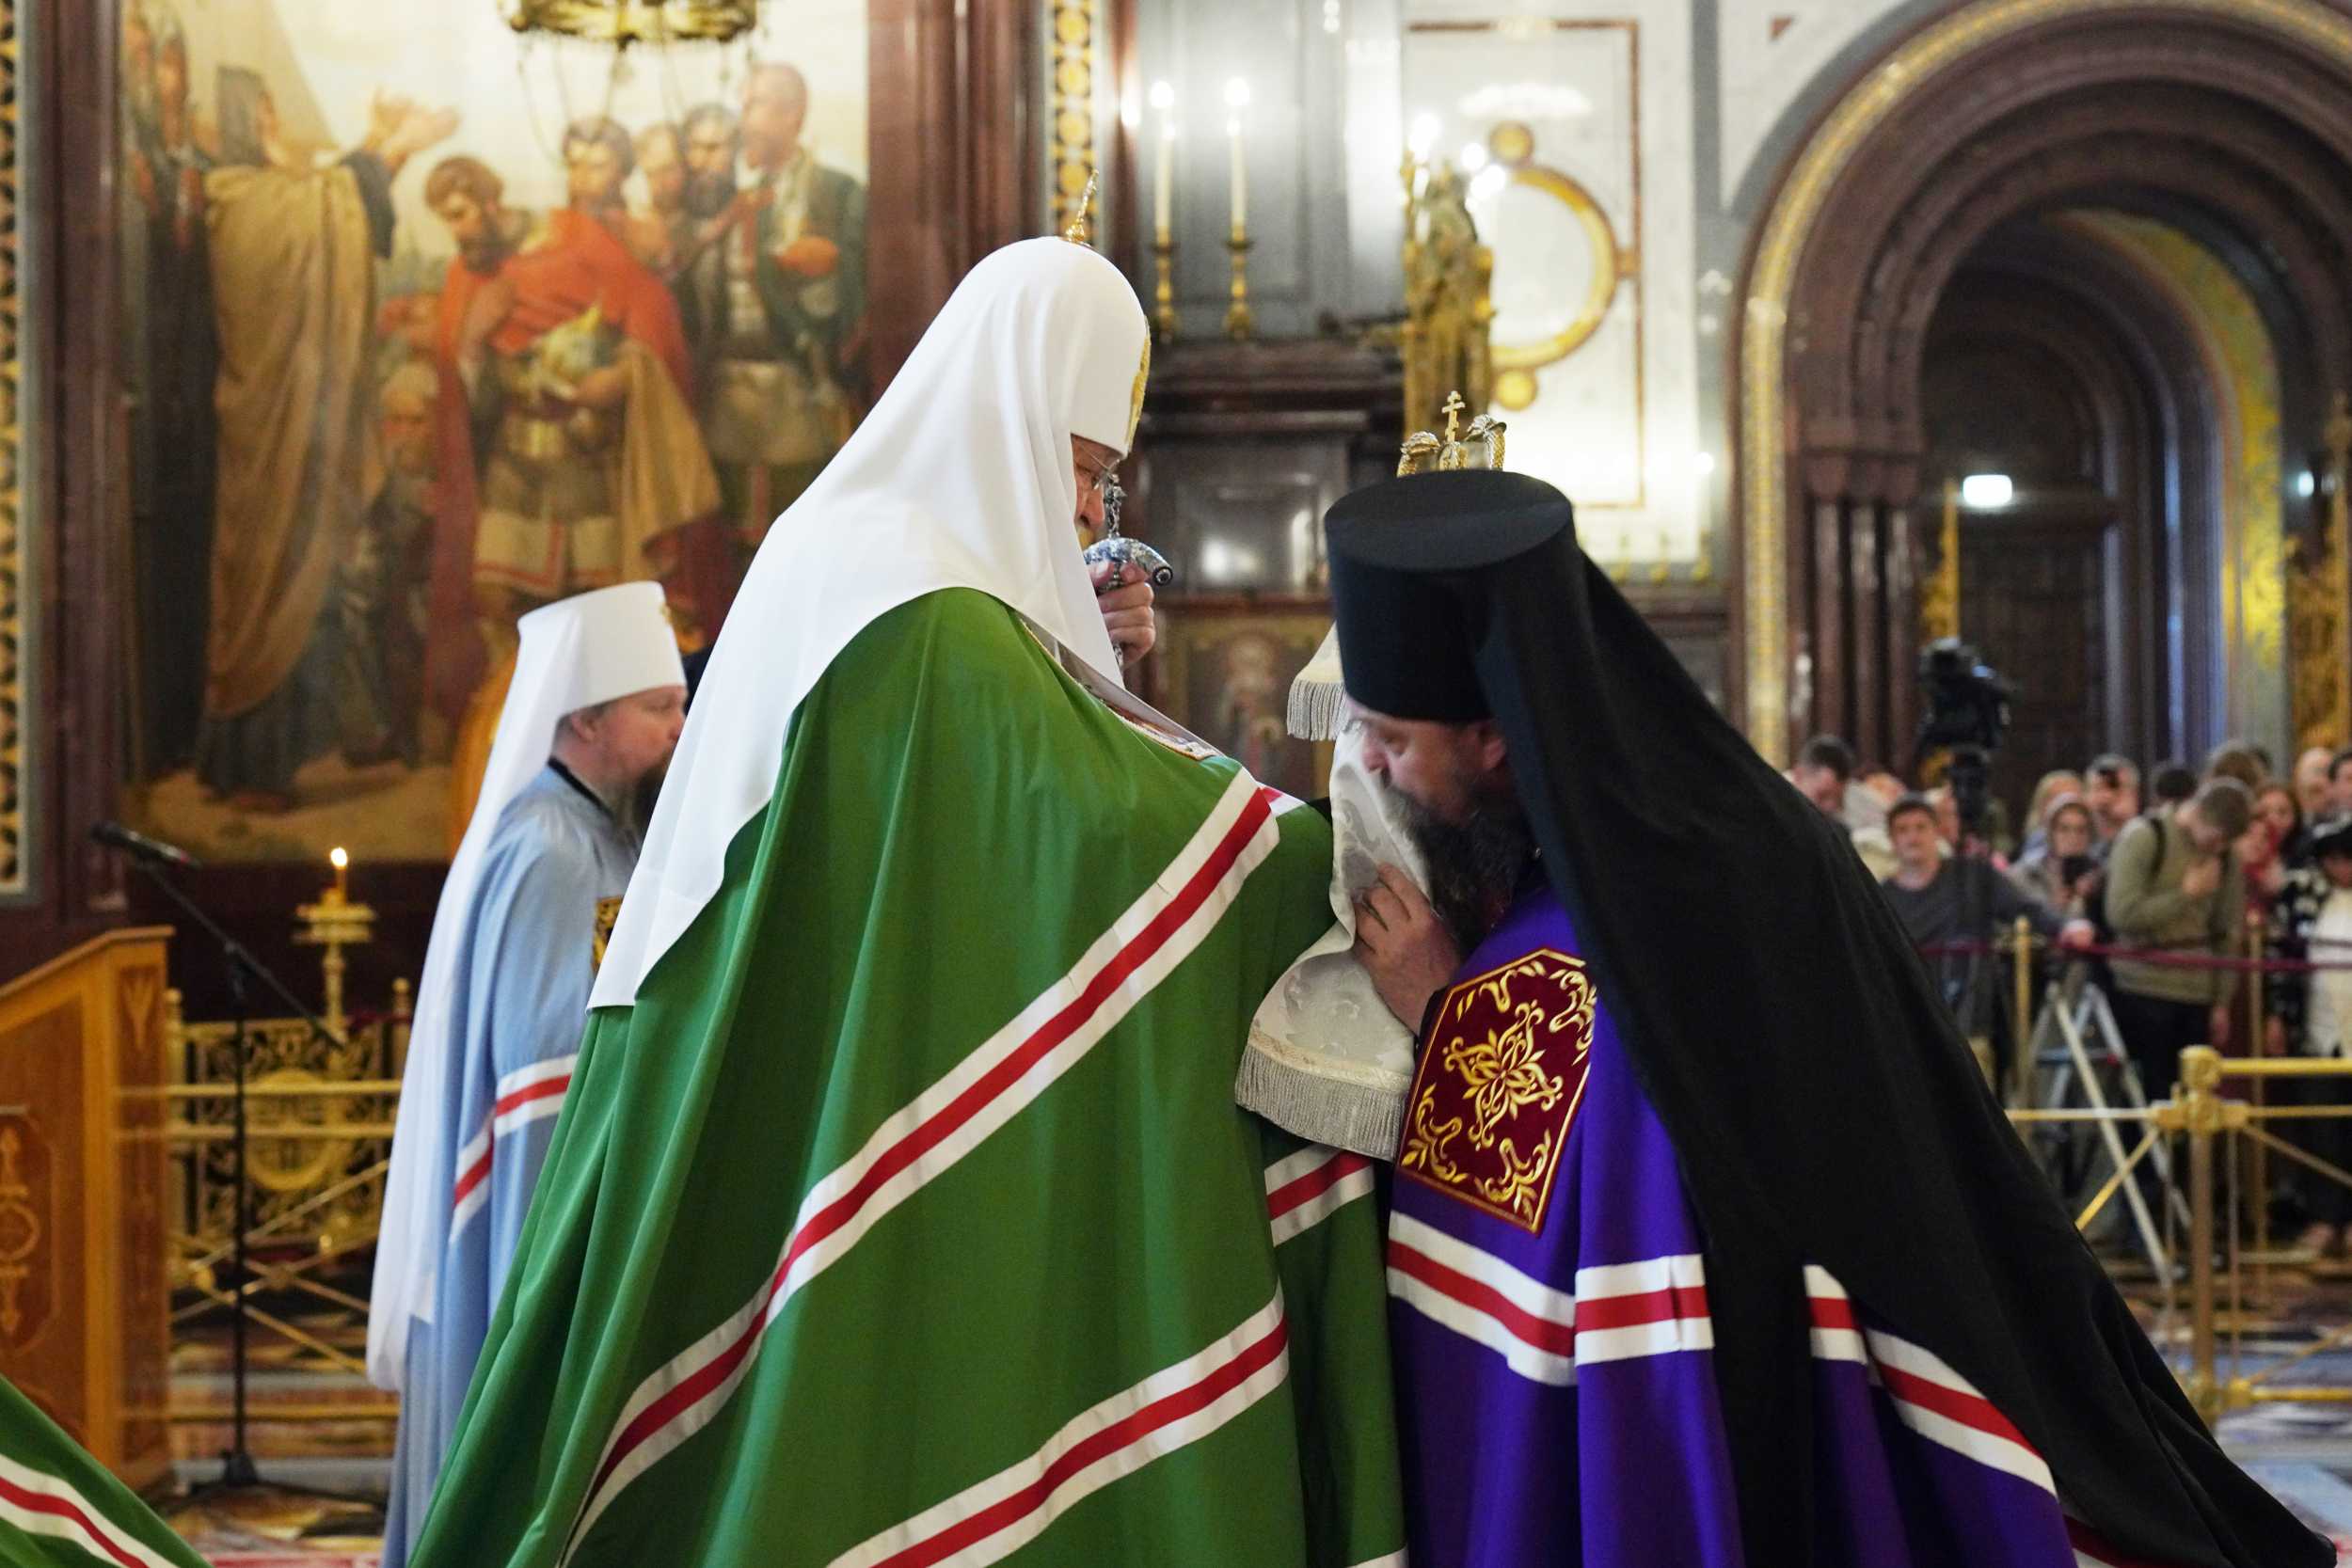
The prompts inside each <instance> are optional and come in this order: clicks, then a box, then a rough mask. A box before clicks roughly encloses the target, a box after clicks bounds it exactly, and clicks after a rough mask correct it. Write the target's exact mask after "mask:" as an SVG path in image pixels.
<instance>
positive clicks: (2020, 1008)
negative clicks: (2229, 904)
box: [2009, 914, 2033, 1105]
mask: <svg viewBox="0 0 2352 1568" xmlns="http://www.w3.org/2000/svg"><path fill="white" fill-rule="evenodd" d="M2032 958H2033V923H2032V922H2031V921H2029V920H2027V919H2026V917H2025V916H2024V915H2022V914H2021V915H2019V916H2018V917H2017V923H2016V924H2015V925H2013V926H2011V927H2010V950H2009V967H2010V976H2011V977H2012V978H2013V979H2014V980H2015V982H2016V985H2015V1000H2016V1003H2017V1027H2016V1028H2015V1029H2013V1030H2011V1031H2010V1037H2009V1039H2010V1046H2009V1101H2010V1104H2012V1105H2016V1104H2021V1103H2023V1102H2024V1101H2025V1099H2026V1090H2027V1089H2028V1088H2030V1087H2031V1086H2032V1085H2033V1054H2032V1046H2033V964H2032V962H2031V959H2032Z"/></svg>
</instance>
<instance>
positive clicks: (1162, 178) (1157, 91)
mask: <svg viewBox="0 0 2352 1568" xmlns="http://www.w3.org/2000/svg"><path fill="white" fill-rule="evenodd" d="M1152 107H1153V108H1154V109H1157V110H1158V111H1159V114H1160V161H1159V170H1158V174H1157V177H1156V178H1155V179H1154V181H1153V183H1152V239H1153V241H1154V242H1155V243H1157V244H1160V245H1166V244H1168V240H1169V234H1168V223H1169V218H1170V216H1171V215H1172V213H1173V193H1174V191H1175V185H1176V179H1175V171H1176V113H1175V111H1176V89H1175V88H1174V87H1169V86H1168V84H1167V83H1166V82H1154V83H1152Z"/></svg>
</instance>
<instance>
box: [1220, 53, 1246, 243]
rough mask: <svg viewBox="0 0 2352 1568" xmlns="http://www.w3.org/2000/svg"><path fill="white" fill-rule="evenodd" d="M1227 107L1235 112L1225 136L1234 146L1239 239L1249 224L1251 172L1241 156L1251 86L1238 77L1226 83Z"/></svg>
mask: <svg viewBox="0 0 2352 1568" xmlns="http://www.w3.org/2000/svg"><path fill="white" fill-rule="evenodd" d="M1225 106H1226V107H1227V108H1229V109H1231V110H1232V111H1233V112H1232V114H1231V115H1230V116H1228V117H1227V118H1226V121H1225V135H1226V136H1227V138H1228V139H1229V140H1230V141H1232V146H1233V237H1234V238H1235V239H1239V238H1240V237H1241V236H1242V235H1244V234H1246V233H1248V224H1249V171H1248V167H1247V166H1246V165H1245V164H1244V162H1243V159H1242V155H1241V115H1242V111H1243V110H1244V109H1247V108H1248V107H1249V84H1248V82H1245V81H1243V80H1242V79H1241V78H1240V77H1238V76H1236V77H1234V78H1233V79H1232V81H1230V82H1228V83H1226V84H1225Z"/></svg>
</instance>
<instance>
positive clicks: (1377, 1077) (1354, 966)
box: [1233, 630, 1429, 1160]
mask: <svg viewBox="0 0 2352 1568" xmlns="http://www.w3.org/2000/svg"><path fill="white" fill-rule="evenodd" d="M1290 731H1291V733H1292V734H1293V735H1295V736H1298V737H1299V738H1300V739H1302V740H1328V741H1331V742H1332V743H1333V749H1332V754H1331V913H1332V915H1333V917H1334V919H1333V923H1332V927H1331V929H1330V930H1329V931H1327V932H1326V933H1325V934H1324V937H1323V940H1322V941H1320V942H1316V943H1315V944H1314V945H1313V946H1312V947H1310V948H1308V949H1307V951H1306V952H1304V953H1302V954H1300V955H1299V957H1298V961H1297V962H1296V963H1295V964H1293V965H1291V967H1290V969H1289V970H1288V971H1287V972H1286V973H1284V974H1283V975H1282V978H1281V979H1280V980H1279V981H1277V982H1276V984H1275V987H1274V990H1272V991H1270V992H1269V993H1267V996H1266V999H1265V1001H1264V1002H1263V1004H1262V1005H1261V1006H1259V1008H1258V1013H1257V1016H1256V1017H1255V1018H1253V1019H1251V1020H1250V1022H1249V1046H1248V1050H1246V1051H1244V1052H1243V1053H1242V1061H1241V1071H1240V1074H1239V1075H1238V1076H1237V1077H1236V1078H1235V1080H1234V1083H1233V1098H1234V1099H1235V1100H1236V1101H1240V1103H1241V1104H1242V1105H1243V1106H1244V1107H1245V1108H1246V1109H1248V1110H1251V1111H1255V1112H1257V1113H1258V1115H1260V1116H1262V1117H1265V1118H1266V1119H1267V1120H1268V1121H1271V1122H1273V1123H1274V1124H1275V1125H1276V1126H1278V1127H1282V1128H1285V1129H1287V1130H1288V1131H1290V1132H1295V1133H1297V1134H1298V1135H1299V1136H1300V1137H1303V1138H1311V1139H1313V1140H1314V1141H1315V1142H1317V1143H1325V1144H1330V1145H1332V1146H1334V1147H1335V1148H1348V1149H1353V1150H1355V1151H1356V1152H1357V1153H1359V1154H1369V1155H1372V1156H1373V1157H1375V1159H1381V1160H1391V1159H1394V1158H1395V1157H1396V1146H1397V1141H1398V1139H1399V1137H1400V1136H1401V1134H1402V1133H1403V1132H1404V1123H1405V1099H1406V1092H1407V1091H1408V1090H1409V1089H1410V1088H1411V1086H1412V1078H1413V1031H1412V1030H1411V1029H1408V1028H1406V1026H1405V1025H1404V1024H1402V1023H1400V1022H1397V1019H1396V1015H1395V1014H1393V1013H1391V1012H1390V1011H1389V1006H1388V1004H1387V1003H1385V1002H1383V1001H1381V1000H1380V992H1379V990H1377V989H1376V988H1375V986H1374V985H1373V983H1372V976H1371V975H1370V974H1367V973H1365V971H1364V966H1363V965H1362V964H1361V963H1359V962H1358V961H1357V958H1356V954H1355V945H1356V898H1357V895H1359V894H1361V893H1362V892H1363V891H1364V890H1365V889H1366V888H1368V887H1370V886H1371V885H1372V884H1373V883H1374V882H1375V881H1376V880H1378V879H1379V875H1380V867H1381V865H1382V863H1387V864H1390V865H1393V866H1396V867H1398V868H1399V869H1401V870H1403V871H1405V872H1406V874H1407V875H1409V876H1410V877H1411V878H1412V879H1413V880H1414V881H1415V882H1417V883H1419V884H1420V885H1421V886H1422V889H1423V890H1424V891H1425V890H1426V889H1427V888H1428V886H1429V875H1428V870H1427V868H1426V867H1425V866H1424V865H1423V864H1422V857H1421V850H1420V848H1419V847H1417V846H1416V845H1415V844H1414V843H1413V837H1412V834H1411V833H1410V832H1406V827H1405V824H1404V822H1403V820H1402V819H1401V818H1400V817H1399V816H1397V814H1396V810H1395V807H1394V805H1393V803H1392V802H1391V800H1390V799H1389V797H1388V795H1387V794H1386V793H1385V792H1384V791H1383V790H1382V789H1381V788H1380V786H1379V782H1378V781H1377V780H1375V778H1374V777H1373V776H1372V774H1371V772H1370V770H1369V769H1367V768H1365V767H1364V747H1363V736H1362V734H1361V732H1360V731H1359V729H1358V727H1357V726H1356V725H1354V724H1352V723H1350V722H1348V719H1347V699H1346V693H1345V691H1344V690H1343V688H1342V684H1341V675H1340V647H1339V633H1338V632H1337V631H1336V630H1334V631H1333V632H1332V633H1331V634H1330V635H1329V636H1327V637H1326V638H1325V639H1324V641H1323V646H1322V648H1321V649H1320V650H1319V651H1317V653H1316V654H1315V657H1313V658H1312V659H1311V660H1309V661H1308V664H1307V667H1306V668H1305V669H1304V670H1302V671H1300V672H1299V673H1298V679H1297V680H1296V681H1295V682H1294V683H1293V684H1292V686H1291V700H1290Z"/></svg>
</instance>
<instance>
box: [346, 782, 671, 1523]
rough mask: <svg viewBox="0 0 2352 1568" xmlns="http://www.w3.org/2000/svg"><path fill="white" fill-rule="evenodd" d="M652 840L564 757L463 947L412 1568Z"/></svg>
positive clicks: (515, 808)
mask: <svg viewBox="0 0 2352 1568" xmlns="http://www.w3.org/2000/svg"><path fill="white" fill-rule="evenodd" d="M637 849H638V840H637V837H636V835H635V834H634V833H633V832H629V831H628V829H627V828H625V827H624V826H622V825H621V824H620V823H619V822H617V821H615V820H614V819H613V817H612V815H611V814H610V813H608V812H607V811H605V809H604V808H603V807H602V806H600V805H598V804H597V803H596V801H595V800H591V799H590V798H589V797H588V795H587V794H586V793H585V792H584V791H583V790H581V789H580V787H579V786H578V785H576V784H572V783H570V782H569V781H568V780H566V779H565V778H564V776H563V775H562V774H560V773H558V772H557V771H556V770H555V768H553V767H548V768H543V769H541V770H540V772H539V774H538V776H537V777H536V778H534V779H532V782H531V783H530V784H526V785H524V786H523V790H522V793H520V794H519V795H517V796H516V797H515V799H514V800H511V801H509V802H508V803H507V806H506V809H505V810H504V811H503V812H501V814H500V816H499V822H498V829H497V832H495V833H494V834H493V836H492V837H491V840H490V846H489V850H488V852H487V853H486V854H485V857H484V859H483V864H482V880H481V884H480V886H479V888H478V889H477V891H476V893H475V895H474V899H473V904H472V907H471V908H470V909H469V910H468V911H467V912H466V924H465V928H464V931H463V940H462V942H461V944H460V946H459V947H458V949H457V960H456V967H455V971H454V973H455V974H456V975H457V977H458V985H457V994H456V996H455V998H454V999H453V1003H452V1006H453V1007H454V1008H455V1009H456V1014H455V1017H454V1019H453V1022H452V1027H451V1029H450V1033H449V1037H448V1038H449V1047H448V1048H449V1052H450V1064H449V1079H448V1095H447V1099H446V1101H445V1102H444V1105H443V1107H442V1115H441V1117H440V1120H439V1122H438V1124H437V1125H433V1124H428V1125H433V1131H434V1134H435V1136H436V1138H437V1148H438V1151H439V1152H438V1155H437V1157H436V1158H435V1159H434V1160H433V1161H432V1163H431V1164H428V1165H427V1167H426V1168H427V1169H428V1170H433V1171H439V1172H446V1173H447V1175H446V1177H445V1178H444V1179H443V1186H442V1188H441V1191H442V1193H443V1194H444V1195H445V1196H443V1197H442V1198H441V1199H440V1200H439V1201H437V1203H435V1204H434V1205H433V1206H432V1209H431V1211H430V1212H429V1213H428V1214H427V1215H426V1217H425V1220H424V1223H425V1224H427V1225H428V1226H431V1227H433V1229H434V1232H435V1236H436V1244H435V1246H434V1248H433V1256H435V1257H437V1258H438V1259H440V1264H439V1271H438V1275H437V1280H436V1285H435V1291H434V1314H433V1321H432V1322H431V1323H425V1322H423V1321H422V1320H418V1321H416V1322H413V1323H410V1324H409V1334H408V1360H407V1368H406V1370H405V1373H404V1376H403V1382H402V1386H401V1400H400V1436H399V1441H398V1444H397V1446H396V1447H395V1449H394V1451H393V1456H392V1480H391V1496H390V1499H389V1516H388V1518H387V1519H386V1522H385V1531H384V1568H403V1564H405V1562H406V1560H407V1557H408V1551H409V1548H410V1547H412V1546H413V1545H414V1544H416V1539H417V1537H418V1535H419V1534H421V1532H422V1530H423V1528H424V1518H425V1509H426V1504H427V1503H428V1502H429V1501H430V1500H431V1497H432V1495H433V1482H434V1480H435V1478H436V1477H437V1475H438V1474H439V1473H440V1468H441V1459H442V1456H443V1455H444V1454H445V1453H447V1452H448V1449H449V1444H450V1438H451V1435H452V1434H453V1433H454V1432H455V1430H456V1426H457V1417H458V1413H459V1412H460V1411H461V1410H462V1409H463V1408H464V1407H465V1402H466V1388H467V1385H468V1384H469V1383H470V1382H471V1381H472V1379H473V1370H474V1361H475V1359H476V1358H477V1357H478V1356H479V1355H480V1354H481V1353H482V1344H483V1340H484V1339H485V1338H487V1336H488V1334H489V1329H490V1314H491V1313H492V1311H494V1310H495V1309H496V1308H497V1307H498V1300H499V1295H500V1293H501V1291H503V1290H504V1289H505V1285H506V1269H507V1265H508V1264H509V1263H510V1262H512V1261H513V1259H514V1256H515V1241H516V1236H517V1235H518V1234H519V1233H520V1232H521V1230H522V1224H523V1215H524V1213H525V1212H526V1211H527V1210H528V1209H529V1208H530V1207H531V1193H532V1187H533V1185H535V1184H536V1182H537V1181H538V1180H539V1166H540V1164H541V1162H542V1161H544V1160H545V1159H546V1157H547V1151H548V1142H549V1140H550V1139H551V1138H552V1137H553V1136H554V1132H555V1120H556V1112H557V1111H558V1110H560V1109H561V1107H562V1105H563V1094H564V1089H565V1087H566V1086H567V1085H569V1083H570V1079H571V1061H572V1057H573V1055H574V1054H575V1053H577V1052H578V1051H579V1049H580V1036H581V1034H582V1032H583V1031H584V1030H585V1028H586V1026H587V1009H588V989H589V986H590V984H591V982H592V981H593V980H594V979H595V963H594V958H593V953H594V943H595V934H596V904H597V901H598V900H599V899H604V898H618V897H619V896H620V895H621V894H622V893H623V892H624V891H625V890H626V889H627V888H628V876H629V872H630V871H631V870H632V869H633V868H634V867H635V866H636V863H637Z"/></svg>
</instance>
